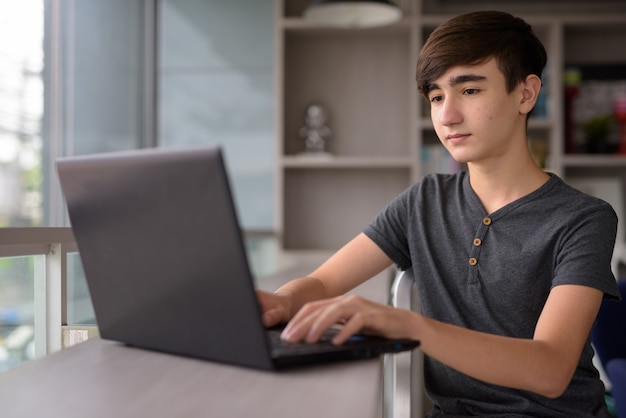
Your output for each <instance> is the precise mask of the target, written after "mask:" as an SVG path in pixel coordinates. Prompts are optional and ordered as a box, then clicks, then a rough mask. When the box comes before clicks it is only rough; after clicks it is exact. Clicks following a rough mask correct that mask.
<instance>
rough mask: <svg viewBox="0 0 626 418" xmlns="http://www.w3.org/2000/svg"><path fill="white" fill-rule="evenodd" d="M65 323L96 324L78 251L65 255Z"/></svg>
mask: <svg viewBox="0 0 626 418" xmlns="http://www.w3.org/2000/svg"><path fill="white" fill-rule="evenodd" d="M67 324H68V325H95V324H96V315H95V314H94V311H93V305H92V304H91V298H90V296H89V288H88V287H87V281H86V280H85V272H84V271H83V265H82V263H81V261H80V256H79V255H78V253H69V254H68V255H67Z"/></svg>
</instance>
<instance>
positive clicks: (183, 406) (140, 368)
mask: <svg viewBox="0 0 626 418" xmlns="http://www.w3.org/2000/svg"><path fill="white" fill-rule="evenodd" d="M310 267H311V264H310V263H309V264H307V263H304V264H300V265H299V267H298V271H295V270H292V271H284V272H282V273H281V274H278V275H275V276H274V277H273V278H272V279H271V280H263V281H260V283H259V285H260V287H263V288H267V289H273V288H275V286H276V285H277V284H279V283H280V282H284V281H285V280H287V279H288V278H291V277H293V276H294V275H297V274H300V273H302V272H303V271H304V272H306V271H308V270H309V269H310ZM387 285H388V281H387V280H386V279H385V278H384V277H381V278H379V279H377V280H373V281H370V282H368V283H367V284H366V285H365V286H363V287H362V288H360V289H359V290H358V293H361V294H364V295H365V296H373V297H372V299H374V300H378V301H385V299H386V294H387V288H388V287H387ZM381 370H382V359H381V360H366V361H358V362H351V363H341V364H332V365H324V366H316V367H314V368H304V369H298V370H292V371H287V372H280V373H271V372H262V371H256V370H251V369H244V368H240V367H234V366H225V365H220V364H216V363H211V362H207V361H202V360H196V359H190V358H184V357H178V356H173V355H168V354H162V353H156V352H152V351H147V350H142V349H137V348H130V347H126V346H124V345H122V344H119V343H115V342H111V341H106V340H101V339H99V338H95V339H92V340H89V341H87V342H85V343H81V344H79V345H76V346H73V347H70V348H68V349H65V350H62V351H59V352H56V353H54V354H51V355H49V356H47V357H45V358H43V359H40V360H35V361H32V362H29V363H26V364H23V365H21V366H19V367H17V368H15V369H13V370H10V371H8V372H5V373H3V374H0V416H2V417H11V418H17V417H28V418H31V417H38V416H45V417H47V418H56V417H59V418H61V417H63V418H73V417H77V418H78V417H80V418H84V417H90V418H99V417H115V418H125V417H141V418H143V417H150V418H160V417H168V418H179V417H180V418H183V417H216V418H222V417H225V418H226V417H227V418H231V417H232V418H237V417H242V418H244V417H245V418H250V417H255V418H263V417H268V418H269V417H271V418H276V417H289V418H293V417H298V418H308V417H311V418H313V417H315V418H318V417H341V418H350V417H355V418H367V417H372V418H374V417H381V416H382V387H381Z"/></svg>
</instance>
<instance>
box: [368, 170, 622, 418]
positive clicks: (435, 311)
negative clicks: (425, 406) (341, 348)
mask: <svg viewBox="0 0 626 418" xmlns="http://www.w3.org/2000/svg"><path fill="white" fill-rule="evenodd" d="M616 228H617V216H616V215H615V212H614V211H613V209H612V208H611V206H610V205H609V204H608V203H606V202H604V201H602V200H600V199H597V198H594V197H591V196H588V195H586V194H583V193H581V192H579V191H577V190H575V189H573V188H572V187H570V186H568V185H566V184H565V183H564V182H563V181H562V180H561V179H560V178H559V177H557V176H556V175H554V174H551V175H550V179H549V180H548V181H547V182H546V183H545V184H544V185H543V186H541V187H540V188H539V189H537V190H535V191H534V192H532V193H530V194H528V195H526V196H524V197H522V198H520V199H518V200H516V201H514V202H512V203H509V204H508V205H506V206H504V207H502V208H501V209H498V210H497V211H496V212H493V213H486V212H485V209H484V208H483V206H482V204H481V203H480V201H479V199H478V196H477V195H476V194H475V193H474V191H473V190H472V188H471V186H470V183H469V174H468V173H467V172H465V171H462V172H459V173H457V174H452V175H442V174H433V175H428V176H426V177H424V178H423V179H422V180H421V181H420V182H418V183H416V184H414V185H413V186H411V187H410V188H408V189H407V190H406V191H404V192H403V193H402V194H400V195H399V196H398V197H397V198H396V199H394V200H393V201H392V202H391V203H390V204H389V205H388V206H387V207H386V208H385V209H384V210H383V211H382V212H381V213H380V214H379V215H378V216H377V217H376V218H375V219H374V221H373V222H372V223H371V224H370V225H369V226H367V228H366V229H365V230H364V232H365V234H366V235H367V236H368V237H370V238H371V239H372V240H373V241H374V242H375V243H376V244H377V245H378V246H379V247H380V248H381V249H382V250H383V251H384V252H385V253H386V254H387V255H388V256H389V257H390V258H391V259H392V260H393V261H394V262H395V263H396V264H397V265H398V267H399V268H401V269H408V268H411V269H412V271H413V276H414V277H415V282H416V285H417V290H418V294H419V302H420V308H421V311H422V313H423V314H424V315H426V316H427V317H430V318H434V319H437V320H439V321H443V322H446V323H450V324H455V325H459V326H462V327H464V328H468V329H472V330H476V331H482V332H487V333H491V334H497V335H504V336H510V337H517V338H532V337H533V334H534V330H535V326H536V324H537V320H538V318H539V315H540V314H541V311H542V309H543V306H544V304H545V302H546V299H547V297H548V293H549V292H550V289H552V287H554V286H558V285H561V284H576V285H583V286H590V287H593V288H596V289H599V290H601V291H602V292H604V294H605V297H608V298H617V299H618V298H619V291H618V288H617V285H616V282H615V278H614V276H613V274H612V272H611V264H610V262H611V256H612V252H613V246H614V243H615V233H616ZM590 338H591V337H589V339H588V340H587V343H586V345H585V347H584V349H583V353H582V356H581V359H580V363H579V365H578V368H577V370H576V373H575V375H574V377H573V379H572V382H571V383H570V385H569V387H568V389H567V390H566V392H565V393H564V394H563V395H562V396H561V397H559V398H557V399H548V398H545V397H542V396H540V395H537V394H534V393H531V392H526V391H522V390H515V389H509V388H505V387H500V386H496V385H491V384H487V383H483V382H481V381H478V380H476V379H473V378H471V377H469V376H467V375H464V374H462V373H459V372H457V371H456V370H454V369H452V368H450V367H447V366H445V365H443V364H441V363H439V362H437V361H436V360H434V359H432V358H429V357H428V356H426V358H425V363H424V374H425V375H424V377H425V382H426V390H427V392H428V395H429V397H430V398H431V399H432V400H433V402H434V404H435V407H434V409H433V411H432V412H431V415H430V416H433V417H434V416H444V415H445V416H492V417H495V416H498V417H504V416H507V417H510V416H517V417H521V416H529V417H568V418H572V417H591V416H602V417H604V416H608V412H607V410H606V406H605V403H604V385H603V384H602V382H601V380H600V379H599V376H598V372H597V370H596V369H595V367H594V366H593V364H592V357H593V350H592V348H591V339H590Z"/></svg>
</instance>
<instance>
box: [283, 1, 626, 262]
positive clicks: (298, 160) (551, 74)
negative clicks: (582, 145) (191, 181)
mask: <svg viewBox="0 0 626 418" xmlns="http://www.w3.org/2000/svg"><path fill="white" fill-rule="evenodd" d="M307 3H308V2H307V1H305V0H277V3H276V5H277V7H276V11H277V16H276V22H277V23H276V33H275V40H276V65H275V68H276V85H277V89H278V91H277V95H276V96H277V120H276V126H277V146H276V150H277V162H278V170H277V181H276V185H277V193H276V194H277V204H276V208H277V211H276V225H277V229H278V233H279V236H280V238H281V242H282V246H283V247H284V248H286V249H325V250H334V249H337V248H338V247H339V246H341V245H342V244H343V243H345V242H346V241H347V240H349V239H350V238H352V237H353V236H354V235H356V234H357V233H359V232H360V231H361V230H362V229H363V227H364V226H365V225H366V224H367V223H369V221H370V220H371V219H372V218H373V217H374V216H375V215H376V213H378V211H379V210H380V209H382V208H383V207H384V206H385V205H386V204H387V203H388V202H389V201H390V200H391V199H392V198H393V197H394V196H395V195H397V194H398V193H400V192H401V191H402V190H404V189H405V188H406V187H408V186H409V185H410V184H411V183H413V182H415V181H417V180H419V178H420V177H421V176H422V175H423V174H424V173H425V172H427V171H431V170H438V171H439V170H442V171H443V170H454V169H455V168H454V167H456V166H455V165H454V164H452V163H450V161H449V160H448V159H447V156H446V155H445V153H442V152H441V149H440V148H438V147H441V145H440V144H439V141H438V139H437V137H436V135H435V133H434V131H433V127H432V122H431V121H430V118H429V116H428V109H427V106H428V105H427V104H426V103H425V102H424V101H423V99H422V97H421V96H420V95H419V94H418V92H417V89H416V87H415V79H414V75H415V74H414V73H415V69H414V68H415V62H416V59H417V54H418V51H419V47H420V45H421V44H422V43H423V42H424V40H425V39H426V37H427V36H428V34H429V33H430V32H431V31H432V30H433V29H434V28H435V27H436V26H437V25H439V24H440V23H442V22H444V21H445V20H447V19H448V18H450V17H452V16H454V15H456V14H459V13H463V12H466V11H470V10H477V9H481V8H482V9H493V8H497V9H500V10H505V11H509V12H511V13H514V14H516V15H519V16H520V17H522V18H524V19H525V20H527V21H528V22H529V23H530V24H532V25H533V27H534V29H535V31H536V33H537V34H538V36H539V37H540V38H541V40H542V41H543V43H544V45H545V46H546V49H547V50H548V56H549V61H548V66H547V68H546V70H545V73H544V77H543V78H544V91H545V93H544V97H543V99H542V100H543V101H542V103H541V104H540V109H538V111H537V112H536V115H533V117H531V120H530V121H529V139H532V142H533V146H535V147H536V148H537V149H540V150H545V153H546V155H545V168H546V170H549V171H552V172H555V173H557V174H558V175H560V176H562V177H564V178H565V179H566V180H567V178H568V177H573V178H577V177H580V176H603V177H606V176H617V177H620V178H623V179H624V184H626V158H624V157H626V156H624V157H623V156H621V155H617V154H594V155H591V154H588V153H584V152H577V153H571V154H570V153H566V152H565V134H566V130H565V127H564V117H565V110H566V109H565V104H564V85H563V82H562V80H563V76H564V72H565V71H566V69H569V68H572V67H581V68H583V67H588V66H596V67H599V66H603V67H610V68H620V66H623V67H625V68H626V48H623V47H622V46H623V45H626V4H622V3H619V2H610V1H607V2H601V1H600V2H598V1H592V0H573V2H572V4H570V5H563V3H562V2H559V3H555V4H548V5H546V3H548V2H540V1H535V0H531V1H522V0H510V1H506V2H505V1H501V2H497V3H496V4H494V3H493V2H489V1H479V0H475V1H460V0H422V1H420V0H403V1H399V2H398V4H399V5H400V6H401V8H402V10H403V14H404V17H403V19H401V20H400V21H399V22H397V23H394V24H392V25H388V26H384V27H378V28H369V29H338V28H328V27H322V26H319V25H312V24H310V23H308V22H306V21H304V20H303V19H302V18H301V15H302V12H303V11H304V9H305V7H306V6H307ZM619 74H620V73H619V71H618V79H619V77H620V75H619ZM621 79H624V80H626V74H623V75H622V76H621ZM583 82H587V80H583ZM312 102H318V103H320V104H321V105H323V106H324V107H325V108H326V110H327V112H328V115H329V117H328V121H327V124H328V127H329V128H330V129H331V131H332V136H331V137H330V138H329V139H328V141H327V149H328V151H329V153H330V154H331V156H325V157H316V156H310V155H303V150H304V141H303V139H302V138H301V137H300V136H299V135H298V130H299V129H300V128H301V127H302V126H303V124H304V112H305V109H306V107H307V106H308V104H310V103H312ZM542 161H543V159H542Z"/></svg>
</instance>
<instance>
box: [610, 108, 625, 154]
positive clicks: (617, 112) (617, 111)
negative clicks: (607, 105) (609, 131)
mask: <svg viewBox="0 0 626 418" xmlns="http://www.w3.org/2000/svg"><path fill="white" fill-rule="evenodd" d="M613 115H614V116H615V120H617V123H619V125H620V137H619V153H620V154H623V155H626V96H618V97H616V98H615V102H614V103H613Z"/></svg>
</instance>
